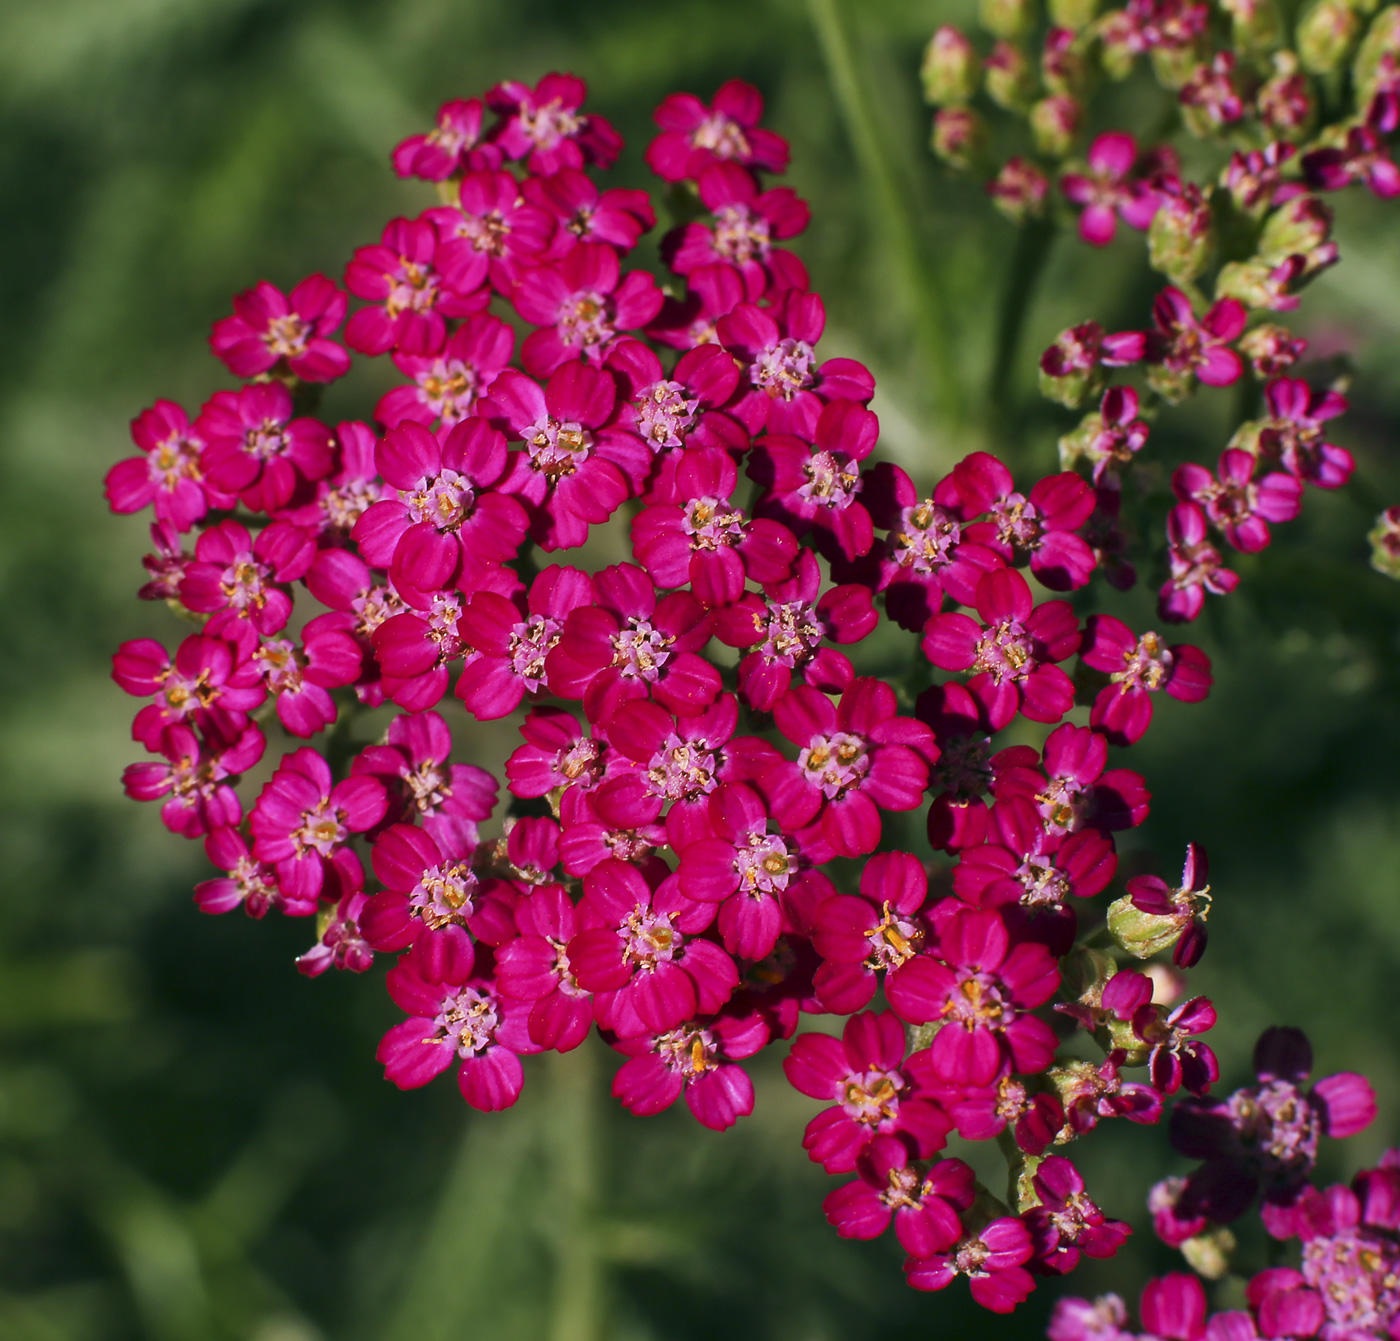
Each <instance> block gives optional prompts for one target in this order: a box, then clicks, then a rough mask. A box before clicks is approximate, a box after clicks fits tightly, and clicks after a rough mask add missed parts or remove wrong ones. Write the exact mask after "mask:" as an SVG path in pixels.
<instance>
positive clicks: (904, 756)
mask: <svg viewBox="0 0 1400 1341" xmlns="http://www.w3.org/2000/svg"><path fill="white" fill-rule="evenodd" d="M895 708H896V704H895V694H894V690H893V689H891V688H890V686H889V685H887V684H885V683H884V682H883V681H880V680H876V679H872V678H869V677H861V678H859V679H856V680H853V681H852V682H851V684H850V687H849V688H847V689H846V690H845V691H844V692H843V693H842V695H841V699H840V702H839V703H832V701H831V700H830V699H829V698H827V696H826V695H825V694H823V693H821V692H820V691H818V690H816V689H813V688H811V687H810V686H808V685H798V686H795V687H794V688H792V689H790V690H789V691H788V692H787V693H786V694H785V695H784V696H783V697H782V698H781V699H779V700H778V702H777V703H776V704H774V706H773V717H774V722H775V725H776V726H777V728H778V730H779V731H781V732H782V734H783V735H784V736H786V737H787V739H788V740H790V741H791V742H792V743H793V744H794V745H795V746H797V748H798V750H799V751H800V752H799V754H798V756H797V761H796V762H795V763H794V762H792V761H790V760H786V759H784V760H782V761H781V762H779V763H777V764H775V765H774V766H773V767H772V768H771V769H769V770H768V772H767V773H765V774H764V776H763V778H762V779H761V783H760V786H761V790H762V791H763V792H764V794H765V795H766V796H767V798H768V801H769V804H770V805H771V806H772V809H773V815H774V817H775V818H776V819H778V820H779V822H780V823H781V824H782V825H783V827H784V828H785V829H798V828H802V827H803V826H804V825H810V826H813V833H812V835H811V839H813V840H815V839H816V838H817V837H818V835H819V836H820V839H821V840H822V842H823V843H824V844H825V845H826V846H828V847H829V848H830V849H831V851H833V852H836V853H839V854H840V855H841V856H844V857H860V856H864V855H865V854H866V853H868V852H874V851H875V849H876V848H877V847H878V846H879V844H880V828H881V811H882V810H913V809H915V808H916V807H917V806H918V805H919V804H920V802H921V801H922V800H923V793H924V788H925V787H926V786H927V785H928V770H929V766H930V764H931V763H932V762H933V761H934V760H936V759H937V758H938V747H937V745H935V744H934V740H933V733H932V732H931V731H930V730H929V729H928V727H926V726H925V725H924V724H923V723H922V722H920V721H917V720H916V719H915V718H913V717H900V716H898V715H897V713H896V710H895ZM808 841H809V840H808V839H807V838H805V837H804V843H806V842H808ZM813 845H814V844H813ZM814 859H816V860H824V858H822V857H816V856H815V854H814Z"/></svg>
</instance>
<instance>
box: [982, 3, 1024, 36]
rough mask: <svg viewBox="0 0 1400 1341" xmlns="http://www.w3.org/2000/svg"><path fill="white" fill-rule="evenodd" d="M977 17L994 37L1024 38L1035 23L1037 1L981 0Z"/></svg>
mask: <svg viewBox="0 0 1400 1341" xmlns="http://www.w3.org/2000/svg"><path fill="white" fill-rule="evenodd" d="M977 17H978V20H979V21H980V22H981V24H982V26H983V27H984V28H985V29H986V30H987V31H988V32H989V33H991V35H992V36H993V37H1022V36H1024V35H1025V34H1026V33H1028V32H1029V31H1030V28H1031V25H1032V24H1033V23H1034V22H1035V17H1036V16H1035V0H979V2H978V5H977Z"/></svg>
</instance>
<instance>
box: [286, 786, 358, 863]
mask: <svg viewBox="0 0 1400 1341" xmlns="http://www.w3.org/2000/svg"><path fill="white" fill-rule="evenodd" d="M344 819H345V816H344V812H343V811H340V810H332V809H331V803H330V801H329V800H325V801H322V802H320V803H319V804H318V805H317V807H316V809H315V810H307V811H304V812H303V813H302V817H301V828H299V829H297V830H296V831H295V832H294V833H293V834H292V841H293V842H294V843H295V844H296V848H297V855H298V856H303V855H304V854H305V853H306V852H308V851H311V852H319V853H320V854H321V856H323V857H329V856H330V855H331V853H333V852H334V851H335V849H336V848H337V847H339V846H340V844H341V843H343V842H345V840H346V839H347V838H349V836H350V831H349V830H348V829H347V828H346V827H345V824H344Z"/></svg>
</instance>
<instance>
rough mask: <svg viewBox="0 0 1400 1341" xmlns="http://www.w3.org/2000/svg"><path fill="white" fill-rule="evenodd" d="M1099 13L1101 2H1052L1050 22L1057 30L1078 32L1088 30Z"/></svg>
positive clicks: (1066, 0) (1060, 0) (1092, 0)
mask: <svg viewBox="0 0 1400 1341" xmlns="http://www.w3.org/2000/svg"><path fill="white" fill-rule="evenodd" d="M1098 12H1099V0H1050V22H1051V23H1052V24H1054V26H1055V27H1056V28H1071V29H1073V30H1074V31H1075V32H1078V31H1079V30H1080V29H1081V28H1087V27H1088V26H1089V25H1090V24H1091V23H1092V22H1093V21H1094V16H1095V15H1096V14H1098Z"/></svg>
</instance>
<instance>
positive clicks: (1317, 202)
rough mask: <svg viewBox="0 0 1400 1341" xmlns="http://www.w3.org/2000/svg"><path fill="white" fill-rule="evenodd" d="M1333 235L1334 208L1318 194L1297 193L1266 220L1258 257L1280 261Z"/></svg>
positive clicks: (1322, 242) (1311, 248)
mask: <svg viewBox="0 0 1400 1341" xmlns="http://www.w3.org/2000/svg"><path fill="white" fill-rule="evenodd" d="M1331 235H1332V208H1331V206H1330V205H1327V204H1325V203H1324V202H1323V201H1322V200H1321V199H1320V198H1319V197H1318V196H1297V197H1295V198H1294V199H1292V200H1290V201H1289V202H1288V203H1287V204H1286V205H1282V206H1280V207H1279V208H1278V209H1276V210H1274V211H1273V213H1272V214H1270V215H1269V216H1268V218H1267V219H1265V220H1264V231H1263V232H1262V233H1261V234H1260V235H1259V259H1260V260H1261V261H1268V262H1272V263H1274V264H1277V263H1278V262H1279V261H1282V260H1285V259H1286V258H1287V257H1289V256H1294V255H1297V254H1299V253H1302V254H1304V255H1306V254H1308V253H1310V252H1313V251H1315V250H1316V249H1317V248H1318V247H1321V246H1322V245H1323V244H1324V243H1325V242H1327V240H1328V239H1329V238H1330V237H1331Z"/></svg>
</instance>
